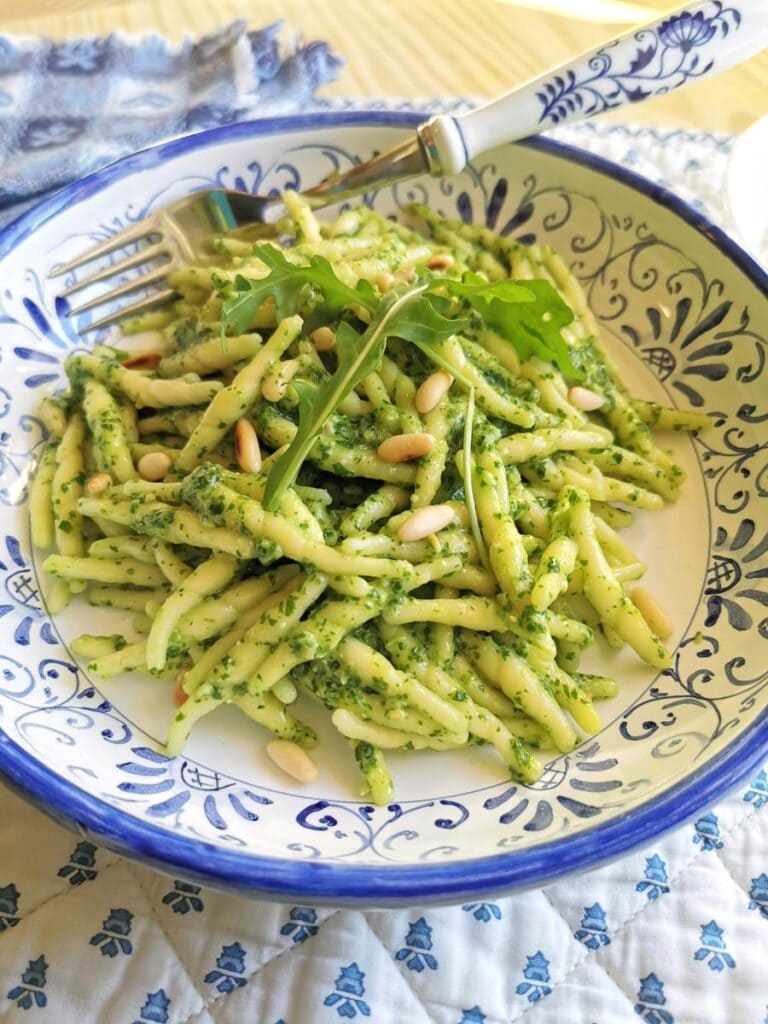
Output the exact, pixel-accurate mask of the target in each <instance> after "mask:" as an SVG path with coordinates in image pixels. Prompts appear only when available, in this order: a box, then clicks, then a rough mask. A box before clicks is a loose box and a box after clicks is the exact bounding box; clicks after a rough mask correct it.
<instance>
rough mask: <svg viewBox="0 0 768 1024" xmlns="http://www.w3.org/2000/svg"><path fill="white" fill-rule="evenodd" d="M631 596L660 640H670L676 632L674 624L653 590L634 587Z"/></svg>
mask: <svg viewBox="0 0 768 1024" xmlns="http://www.w3.org/2000/svg"><path fill="white" fill-rule="evenodd" d="M629 596H630V597H631V598H632V602H633V604H634V606H635V608H637V610H638V611H639V612H640V614H641V615H642V616H643V618H644V619H645V621H646V622H647V623H648V626H649V628H650V630H651V632H653V633H655V634H656V636H657V637H659V639H660V640H668V639H669V638H670V637H671V636H672V634H673V633H674V626H673V625H672V622H671V620H670V618H669V616H668V615H667V613H666V612H665V611H664V609H663V608H661V607H660V606H659V605H658V604H657V603H656V598H655V597H653V595H652V594H651V592H650V591H648V590H646V589H645V587H633V588H632V589H631V590H630V592H629Z"/></svg>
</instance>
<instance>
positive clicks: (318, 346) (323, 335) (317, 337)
mask: <svg viewBox="0 0 768 1024" xmlns="http://www.w3.org/2000/svg"><path fill="white" fill-rule="evenodd" d="M309 337H310V340H311V341H312V344H313V345H314V346H315V351H316V352H332V351H333V349H335V348H336V335H335V334H334V333H333V331H332V330H331V328H330V327H318V328H317V330H316V331H312V333H311V334H310V336H309Z"/></svg>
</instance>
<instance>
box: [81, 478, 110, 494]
mask: <svg viewBox="0 0 768 1024" xmlns="http://www.w3.org/2000/svg"><path fill="white" fill-rule="evenodd" d="M111 486H112V477H111V476H110V475H109V473H94V474H93V476H89V477H88V479H87V481H86V483H85V493H86V494H87V495H89V496H90V497H91V498H95V497H96V495H97V494H101V493H102V492H103V491H106V489H107V488H108V487H111Z"/></svg>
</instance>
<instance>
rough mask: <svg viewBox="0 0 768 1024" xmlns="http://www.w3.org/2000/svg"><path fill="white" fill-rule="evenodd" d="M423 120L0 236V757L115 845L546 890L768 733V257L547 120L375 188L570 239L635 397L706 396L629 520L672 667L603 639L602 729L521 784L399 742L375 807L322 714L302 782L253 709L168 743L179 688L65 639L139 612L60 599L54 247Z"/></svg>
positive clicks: (349, 118) (206, 874)
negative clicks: (57, 605) (81, 654)
mask: <svg viewBox="0 0 768 1024" xmlns="http://www.w3.org/2000/svg"><path fill="white" fill-rule="evenodd" d="M415 122H416V118H414V117H409V116H407V115H402V114H397V115H387V114H368V115H366V114H340V115H333V114H331V115H318V116H311V117H305V118H300V119H295V120H279V121H265V122H261V123H258V124H256V123H254V124H243V125H238V126H235V127H230V128H222V129H216V130H213V131H209V132H204V133H202V134H200V135H196V136H193V137H191V138H186V139H181V140H179V141H176V142H172V143H170V144H167V145H164V146H160V147H158V148H155V149H152V150H147V151H146V152H143V153H140V154H138V155H136V156H133V157H130V158H129V159H126V160H123V161H121V162H120V163H118V164H115V165H113V166H111V167H109V168H107V169H106V170H104V171H101V172H99V173H97V174H93V175H91V176H90V177H88V178H86V179H85V180H84V181H81V182H80V183H78V184H75V185H72V186H70V187H69V188H67V189H65V190H64V191H63V192H60V193H59V194H58V195H57V196H55V197H54V198H52V199H50V200H48V201H46V202H44V203H42V204H41V205H40V206H38V207H37V208H36V209H34V210H32V211H31V212H30V213H28V214H26V215H25V216H24V217H23V218H22V219H21V220H20V221H18V222H16V223H15V224H14V225H12V226H11V227H9V228H7V229H6V230H5V231H4V232H3V233H2V235H0V282H1V284H0V288H1V289H2V290H1V291H0V303H1V305H0V331H1V333H0V338H1V339H2V340H1V341H0V355H1V356H2V372H1V373H0V419H1V421H2V422H0V429H1V430H2V433H0V501H2V505H1V506H0V547H1V550H0V571H1V572H2V584H1V587H2V590H1V595H2V596H1V597H0V604H1V606H0V616H2V620H1V621H2V630H3V635H2V636H3V644H2V653H0V771H1V772H2V774H3V775H4V777H5V779H6V780H8V781H9V782H10V784H11V785H12V786H14V787H15V788H16V789H18V790H19V791H20V792H21V793H23V794H24V795H26V796H27V797H29V799H31V800H34V801H35V802H37V803H38V804H40V805H41V806H42V807H44V808H45V809H46V810H48V811H49V812H50V813H51V814H52V815H54V816H55V817H56V818H58V819H59V820H61V821H63V822H66V823H68V824H69V825H71V826H72V827H74V828H76V829H77V830H79V831H80V832H82V833H83V834H85V835H87V836H88V837H89V838H91V839H92V840H94V841H95V842H97V843H101V844H103V845H106V846H108V847H110V848H112V849H115V850H118V851H119V852H121V853H125V854H126V855H128V856H130V857H135V858H137V859H139V860H141V861H143V862H145V863H148V864H152V865H154V866H156V867H158V868H160V869H164V870H167V871H168V872H170V873H172V874H173V875H174V876H175V877H182V878H189V879H194V880H196V881H199V882H202V883H204V884H211V885H215V886H220V887H223V888H227V889H231V890H233V891H236V892H240V893H244V894H248V895H254V896H262V897H280V898H288V897H290V898H292V899H296V900H311V901H312V902H313V903H317V902H328V903H336V904H342V903H353V904H361V905H380V906H381V905H387V904H397V903H404V904H413V903H424V902H428V901H445V902H450V901H457V900H460V899H466V898H469V897H478V896H480V895H483V894H486V893H498V892H501V891H504V890H512V889H515V888H519V887H526V886H533V885H538V884H542V883H544V882H545V881H550V880H552V879H553V878H555V877H557V876H560V875H562V874H564V873H566V872H572V871H575V870H580V869H584V868H586V867H589V866H590V865H594V864H597V863H599V862H601V861H603V860H606V859H608V858H611V857H615V856H617V855H619V854H621V853H622V852H624V851H626V850H629V849H631V848H633V847H635V846H637V845H639V844H642V843H646V842H647V841H648V840H649V839H650V838H651V837H652V836H655V835H657V834H659V833H660V832H663V831H665V830H666V829H670V828H672V827H674V826H675V825H677V824H679V823H681V822H682V821H684V820H685V819H687V818H690V817H692V816H693V815H694V814H696V813H697V812H698V811H700V810H701V809H702V808H704V807H706V806H707V805H708V804H709V803H711V802H712V801H714V800H716V799H717V798H718V797H720V796H721V795H722V794H723V793H724V792H725V791H726V790H728V789H729V788H730V787H731V786H733V785H735V784H736V783H737V782H738V781H739V780H740V779H741V778H742V777H743V776H745V775H746V774H747V773H748V772H749V771H750V770H751V769H752V768H753V767H754V766H755V764H756V763H757V762H758V760H759V759H760V758H761V757H762V756H764V755H765V753H766V750H768V714H767V713H766V694H768V671H767V670H766V651H768V644H766V638H767V637H768V617H767V615H766V605H768V517H767V516H766V501H765V499H766V495H767V494H768V467H767V466H766V456H767V454H768V404H767V402H766V376H765V372H764V371H765V362H766V354H767V352H768V345H767V342H766V338H768V334H766V331H768V295H767V291H766V277H765V275H764V274H763V273H762V272H761V271H760V269H759V268H758V267H757V266H756V264H754V263H753V262H751V261H750V259H749V258H748V257H747V256H746V255H745V254H744V253H743V252H741V251H740V250H739V249H738V248H736V247H735V246H734V245H733V244H732V243H731V242H730V241H729V240H728V239H727V238H726V237H725V236H724V235H723V234H722V233H721V232H719V231H718V230H717V229H716V228H714V227H713V226H712V225H710V224H707V223H706V222H704V221H703V220H702V219H701V217H699V216H698V215H697V214H695V213H693V212H692V211H691V210H689V209H688V208H686V207H685V206H683V204H681V203H680V202H679V201H677V200H676V199H675V198H674V197H673V196H672V195H670V194H669V193H667V192H665V191H664V190H662V189H660V188H656V187H654V186H653V185H651V184H649V183H648V182H646V181H644V180H641V179H639V178H637V177H634V176H633V175H631V174H629V173H628V172H626V171H623V170H621V169H620V168H618V167H616V166H613V165H611V164H608V163H605V162H603V161H601V160H598V159H596V158H594V157H590V156H586V155H585V154H583V153H581V152H579V151H576V150H573V149H570V148H567V147H563V146H559V145H556V144H554V143H552V142H548V141H537V142H534V143H530V144H525V145H516V146H510V147H506V148H502V149H499V150H497V151H495V152H493V153H490V154H488V156H487V157H486V158H485V159H483V160H482V161H481V162H480V163H478V164H477V165H476V166H475V167H473V168H472V169H471V170H468V171H466V172H465V173H464V174H462V175H461V177H459V178H457V179H455V180H451V181H442V182H441V181H432V180H430V181H423V182H418V183H416V184H409V185H406V186H403V187H400V188H395V189H393V190H387V191H383V192H381V193H379V194H377V195H376V196H375V197H374V199H373V202H374V204H375V206H376V208H377V209H379V210H381V211H383V212H385V213H392V212H396V211H397V210H398V208H399V207H400V206H401V204H404V203H406V202H407V201H409V200H411V199H413V198H418V199H421V200H424V199H426V200H428V201H429V202H430V203H431V204H433V205H434V206H436V207H437V208H438V209H439V210H441V211H442V212H443V213H445V214H446V215H447V216H449V217H461V218H463V219H465V220H468V221H473V222H475V223H484V224H488V225H490V226H492V227H494V228H496V229H497V230H500V231H502V232H503V233H506V234H511V235H513V236H515V237H517V238H520V239H522V240H533V239H536V240H537V241H539V242H547V243H549V244H551V245H553V246H555V247H556V248H557V249H558V250H559V251H560V252H561V253H562V255H563V256H564V257H565V259H566V260H567V261H568V262H569V263H570V265H571V266H572V267H573V269H574V271H575V272H576V274H577V275H578V277H579V278H580V279H581V281H582V282H583V284H584V287H585V289H586V292H587V294H588V296H589V299H590V302H591V304H592V308H593V309H594V311H595V313H596V315H597V316H598V318H599V320H600V322H601V324H602V327H603V330H604V333H605V338H606V342H607V344H608V345H609V346H610V349H611V351H612V353H613V354H614V356H615V358H616V360H617V361H618V362H619V363H620V365H621V367H622V369H623V371H624V373H625V375H626V379H627V380H628V381H629V382H630V383H631V385H632V387H633V389H634V391H635V393H636V394H638V395H640V396H643V397H647V398H653V399H659V400H661V401H664V402H672V403H674V404H679V405H683V406H693V407H694V408H696V409H699V410H704V411H706V412H707V413H709V414H710V416H711V418H712V429H711V430H710V431H708V432H706V433H704V434H702V436H701V437H698V438H693V439H692V438H689V437H687V436H675V437H673V438H672V439H671V440H670V444H671V446H672V447H673V448H674V450H675V454H676V456H677V457H678V459H679V460H680V461H681V462H682V463H683V465H684V466H685V469H686V471H687V474H688V481H687V484H686V487H685V489H684V493H683V497H682V499H681V500H680V502H679V503H678V504H677V505H675V506H672V507H669V508H667V509H665V510H664V511H663V512H660V513H658V514H655V515H651V514H647V515H641V516H638V520H637V524H636V526H635V527H633V529H632V536H631V541H632V543H633V544H634V545H635V546H636V547H637V548H638V549H639V550H640V551H641V553H642V555H643V557H644V558H645V559H646V560H647V562H648V565H649V571H648V585H649V586H650V587H651V589H652V590H653V591H654V592H655V593H656V594H657V595H658V597H659V599H660V602H661V604H662V605H664V606H665V607H666V608H667V609H668V611H669V612H670V613H671V615H672V618H673V620H674V625H675V636H674V639H673V644H674V647H675V655H674V659H673V666H672V668H671V669H669V670H668V671H666V672H663V673H661V674H659V675H654V674H653V673H652V672H650V671H649V670H647V669H645V668H643V667H642V666H640V665H639V664H637V662H636V659H633V658H631V657H629V656H625V655H621V656H617V655H616V654H615V652H614V653H612V654H606V655H605V657H604V658H603V667H604V669H605V670H606V671H607V672H608V673H610V674H612V675H615V676H616V677H618V678H619V680H620V683H621V688H620V692H621V695H620V697H618V698H617V699H615V700H614V701H612V702H611V703H610V704H607V705H606V704H603V705H602V712H603V720H604V722H605V728H604V730H603V731H602V732H601V733H600V734H599V735H598V736H595V737H594V738H592V739H590V740H588V741H587V742H585V743H584V744H583V745H582V746H581V747H580V748H579V749H578V750H576V751H575V752H574V753H573V754H571V755H568V756H557V757H554V758H553V759H552V760H551V761H550V762H549V763H548V764H547V766H546V768H545V771H544V774H543V777H542V779H541V780H540V782H538V783H537V784H536V785H535V786H531V787H525V786H520V785H516V784H512V783H510V782H509V781H508V780H507V781H504V780H503V779H501V778H500V772H499V769H498V764H497V763H495V762H494V761H493V759H492V758H490V757H489V758H486V757H485V756H484V754H483V752H482V751H475V752H462V753H456V754H433V753H420V754H415V755H414V754H408V755H401V756H393V757H392V758H391V765H392V769H393V773H394V775H395V779H396V785H397V797H398V802H397V803H395V804H392V805H390V806H389V807H377V808H374V807H370V806H366V805H365V804H363V803H362V802H360V801H359V800H354V799H351V794H354V793H355V791H356V787H357V785H358V780H357V778H356V775H355V769H354V767H353V766H352V765H351V764H350V761H351V759H350V758H349V756H348V753H347V751H346V750H345V749H344V748H343V746H342V742H341V740H340V738H338V737H335V736H334V735H332V731H331V730H330V729H329V728H328V724H327V721H325V716H323V715H322V714H318V715H315V716H314V717H315V724H317V725H318V726H319V728H320V731H321V735H322V742H321V745H320V747H319V750H318V752H317V760H318V763H319V766H320V769H321V772H320V781H319V782H317V783H316V784H313V785H312V786H311V787H308V788H306V789H304V788H300V787H294V786H292V785H290V784H289V783H288V781H287V779H286V778H285V777H284V776H283V775H281V774H279V772H278V770H277V769H276V768H275V767H274V766H273V765H272V763H271V762H270V761H269V760H268V759H267V758H266V757H265V755H264V752H263V747H264V743H263V737H261V736H259V735H258V730H257V729H256V727H255V726H253V725H252V724H251V723H249V722H248V721H247V720H245V719H244V717H242V716H239V715H238V713H237V711H235V710H233V709H231V708H225V709H222V710H220V711H219V712H217V713H216V714H215V715H212V716H210V717H209V718H207V719H205V720H204V721H203V722H202V723H201V724H200V725H199V726H198V728H197V729H196V731H195V732H194V733H193V735H192V739H191V742H190V744H189V748H188V751H187V753H186V755H185V756H184V757H182V758H178V759H176V760H170V759H169V758H167V757H166V756H165V755H164V753H163V748H162V745H161V740H162V738H163V736H164V734H165V730H166V725H167V722H168V719H169V717H170V715H171V714H172V712H173V709H172V697H171V689H170V687H169V686H168V685H167V684H163V683H158V682H155V681H151V680H149V679H142V678H139V677H136V678H133V677H127V678H125V679H122V680H120V679H118V680H113V681H110V682H109V683H103V684H102V683H100V684H99V685H98V686H97V685H96V684H95V683H94V682H93V681H92V680H91V679H89V678H88V674H87V672H86V671H85V670H84V668H83V666H82V665H78V664H77V662H76V660H75V659H74V658H73V657H72V655H71V653H70V651H69V649H68V643H69V641H70V640H71V638H72V637H73V636H74V635H76V634H77V633H79V632H82V631H83V629H84V628H87V630H88V631H89V632H99V631H105V632H115V631H119V629H120V625H119V620H117V619H115V618H114V617H112V618H110V617H109V616H110V615H112V616H115V615H116V614H118V613H114V612H111V613H110V612H105V613H104V614H103V615H102V614H100V613H99V612H97V610H94V609H90V608H88V607H87V606H85V605H75V607H72V608H71V609H69V610H68V611H67V613H65V614H64V615H62V616H61V617H59V618H58V619H57V620H56V621H52V620H51V619H50V618H49V617H48V616H47V615H46V611H45V605H44V602H43V599H42V597H41V587H44V586H45V584H44V583H43V582H42V580H41V578H40V574H39V564H38V562H37V561H36V559H35V557H34V556H33V554H32V552H31V551H30V545H29V530H28V511H27V506H26V494H27V485H28V482H29V477H30V473H31V472H32V469H33V466H34V464H35V459H36V457H37V455H38V454H39V452H40V449H41V446H42V444H43V430H42V427H41V424H40V422H39V421H38V419H37V418H36V408H37V404H38V401H39V399H40V397H41V396H42V395H43V394H45V393H46V392H48V391H50V390H52V389H54V388H55V387H57V386H58V385H59V384H60V382H61V378H62V372H61V362H62V360H63V358H64V357H65V356H66V354H67V353H68V352H70V351H72V349H74V348H76V347H77V346H78V345H81V344H82V342H81V341H80V340H79V338H78V336H77V335H76V334H75V333H74V330H73V326H74V325H73V324H71V323H68V321H67V320H66V319H65V318H64V316H63V315H62V314H63V312H64V309H63V308H62V306H61V304H60V303H57V301H56V298H55V296H56V293H57V289H58V288H59V287H60V282H58V281H57V282H53V283H52V282H48V281H47V280H46V273H47V271H48V268H49V267H50V266H51V264H52V263H53V262H54V261H61V260H63V259H66V258H68V257H70V256H73V255H74V254H75V253H78V252H80V251H81V250H82V249H83V248H85V247H87V246H88V245H89V244H90V243H93V242H95V241H97V240H100V239H103V238H105V237H106V236H108V235H109V234H111V233H113V232H115V231H118V230H120V229H121V228H122V227H124V226H125V225H126V224H129V223H130V222H131V221H134V220H136V219H138V218H140V217H143V216H144V215H145V213H146V212H147V211H149V210H151V209H154V208H157V207H158V206H161V205H162V204H164V203H166V202H168V201H169V200H171V199H175V198H177V197H179V196H181V195H183V194H184V193H186V192H188V191H190V190H193V189H199V188H204V187H206V186H209V185H224V186H234V187H236V188H241V189H242V188H246V189H253V190H254V191H259V192H263V191H265V190H270V189H277V188H283V187H285V186H293V187H298V188H300V187H301V186H302V185H304V184H309V183H311V182H314V181H316V180H317V179H319V178H320V177H322V176H324V175H325V174H327V173H328V172H330V171H333V170H335V169H336V168H345V167H348V166H349V165H350V163H352V162H353V161H356V160H358V159H359V158H364V157H365V156H367V155H368V154H370V152H371V151H372V150H373V149H383V148H384V147H385V146H389V145H391V144H393V143H395V142H397V141H399V140H400V139H401V138H402V137H403V134H404V132H406V131H408V130H411V129H412V128H413V125H414V124H415ZM310 717H311V715H310Z"/></svg>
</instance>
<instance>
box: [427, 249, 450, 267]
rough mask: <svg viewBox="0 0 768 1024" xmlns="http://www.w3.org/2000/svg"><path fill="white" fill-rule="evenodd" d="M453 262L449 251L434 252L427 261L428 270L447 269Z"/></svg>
mask: <svg viewBox="0 0 768 1024" xmlns="http://www.w3.org/2000/svg"><path fill="white" fill-rule="evenodd" d="M453 264H454V259H453V256H451V254H450V253H449V252H436V253H435V255H434V256H432V257H430V259H429V261H428V262H427V267H428V268H429V269H430V270H448V268H449V267H452V266H453Z"/></svg>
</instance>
